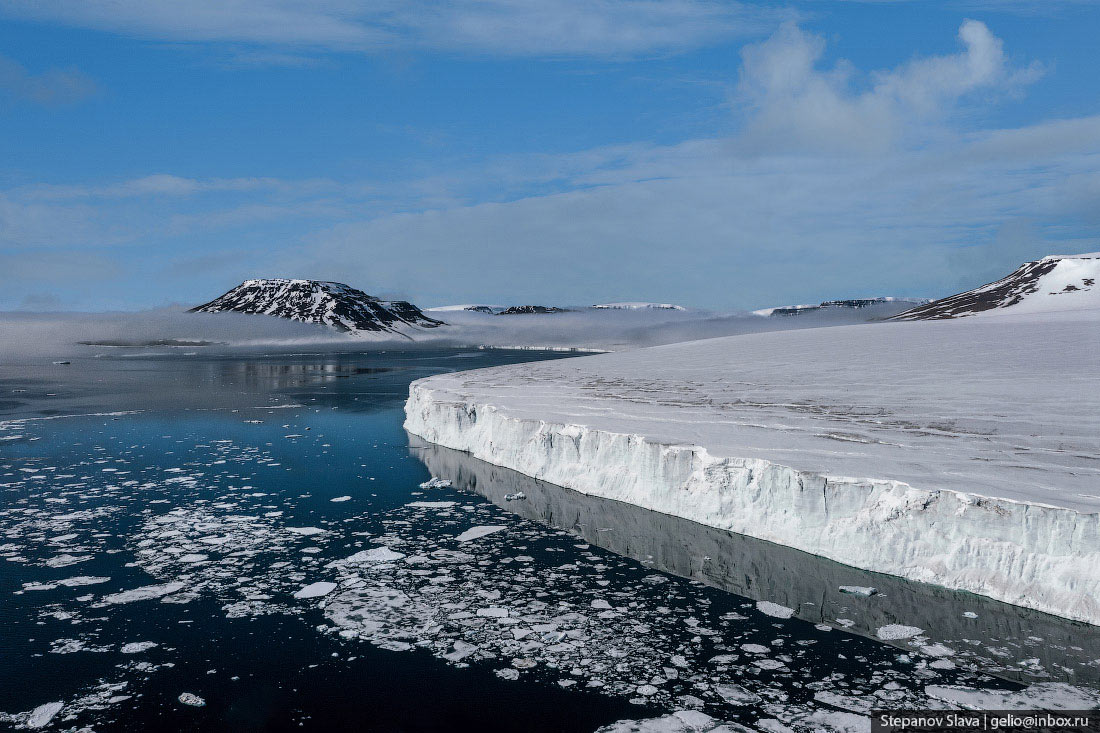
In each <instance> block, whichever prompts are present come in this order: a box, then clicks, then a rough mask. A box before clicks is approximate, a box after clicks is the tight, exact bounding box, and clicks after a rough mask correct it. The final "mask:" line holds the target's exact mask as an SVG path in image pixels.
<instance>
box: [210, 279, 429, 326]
mask: <svg viewBox="0 0 1100 733" xmlns="http://www.w3.org/2000/svg"><path fill="white" fill-rule="evenodd" d="M226 311H233V312H236V313H251V314H261V315H267V316H277V317H279V318H288V319H290V320H293V321H301V322H303V323H317V324H322V325H325V326H331V327H332V328H335V329H336V330H338V331H346V332H353V333H356V332H375V333H393V334H400V335H403V336H409V333H408V332H409V331H413V330H419V329H423V328H435V327H437V326H442V325H445V324H444V323H443V321H438V320H436V319H434V318H429V317H428V316H426V315H424V313H423V312H422V311H421V310H420V309H419V308H417V307H416V306H415V305H413V304H412V303H409V302H408V301H405V300H381V299H379V298H375V297H374V296H371V295H367V294H366V293H364V292H363V291H362V290H356V289H355V288H353V287H350V286H348V285H344V284H343V283H337V282H327V281H323V280H292V279H286V278H271V279H260V280H245V281H244V282H243V283H241V284H240V285H238V286H237V287H235V288H233V289H232V290H230V291H229V292H227V293H225V294H224V295H222V296H220V297H218V298H215V299H214V300H212V301H210V302H209V303H204V304H203V305H200V306H197V307H195V308H192V309H191V312H192V313H220V312H226Z"/></svg>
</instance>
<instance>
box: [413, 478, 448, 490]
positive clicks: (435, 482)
mask: <svg viewBox="0 0 1100 733" xmlns="http://www.w3.org/2000/svg"><path fill="white" fill-rule="evenodd" d="M450 486H451V482H450V480H449V479H445V478H435V477H434V476H433V477H432V478H430V479H428V480H427V481H425V482H424V483H422V484H420V488H422V489H446V488H450Z"/></svg>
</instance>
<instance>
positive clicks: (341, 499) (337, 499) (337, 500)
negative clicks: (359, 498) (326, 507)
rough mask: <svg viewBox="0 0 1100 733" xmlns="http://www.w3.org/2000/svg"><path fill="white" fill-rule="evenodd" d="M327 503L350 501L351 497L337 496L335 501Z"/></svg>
mask: <svg viewBox="0 0 1100 733" xmlns="http://www.w3.org/2000/svg"><path fill="white" fill-rule="evenodd" d="M329 501H334V502H341V501H351V497H350V496H337V497H336V498H335V499H329Z"/></svg>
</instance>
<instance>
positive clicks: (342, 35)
mask: <svg viewBox="0 0 1100 733" xmlns="http://www.w3.org/2000/svg"><path fill="white" fill-rule="evenodd" d="M0 12H2V13H5V14H7V15H9V16H12V17H17V18H26V19H31V20H43V21H52V22H60V23H65V24H69V25H74V26H79V27H85V28H94V29H99V30H105V31H112V32H119V33H128V34H136V35H140V36H144V37H150V38H158V39H166V40H184V41H221V42H226V41H228V42H234V43H250V44H259V45H268V46H295V47H314V48H318V49H325V50H333V51H368V52H378V51H386V50H389V49H392V48H410V47H417V48H432V49H439V50H445V51H472V52H477V53H492V54H503V55H523V56H526V55H532V54H538V55H580V56H621V55H635V54H645V53H652V52H664V51H676V50H682V49H686V48H693V47H697V46H700V45H705V44H708V43H712V42H715V41H718V40H722V39H726V38H729V37H731V36H736V35H744V34H746V33H756V32H759V31H761V30H762V29H763V28H764V27H765V24H766V23H768V22H771V21H773V20H774V19H775V18H776V17H778V16H779V15H780V12H779V11H775V10H770V9H767V8H763V7H759V6H754V5H743V4H741V3H738V2H735V1H732V0H730V1H726V2H717V1H715V0H540V2H530V1H529V0H448V1H446V2H434V1H432V0H369V1H364V0H313V1H312V2H309V3H301V2H296V1H295V0H237V1H236V2H224V0H191V1H190V2H187V3H182V4H181V3H178V2H174V1H173V0H0ZM250 58H253V59H256V58H259V57H255V56H251V57H250ZM281 59H282V57H280V60H281Z"/></svg>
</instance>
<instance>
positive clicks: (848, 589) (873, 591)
mask: <svg viewBox="0 0 1100 733" xmlns="http://www.w3.org/2000/svg"><path fill="white" fill-rule="evenodd" d="M840 592H841V593H848V594H850V595H853V596H874V595H878V589H877V588H872V587H871V586H868V585H842V586H840Z"/></svg>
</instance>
